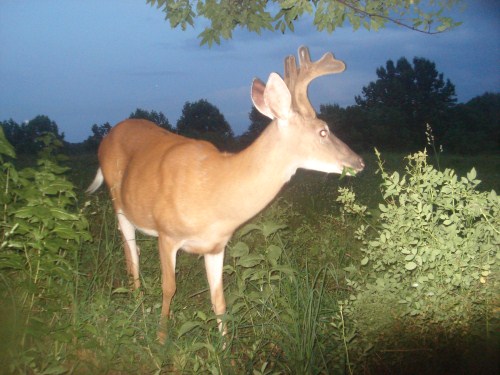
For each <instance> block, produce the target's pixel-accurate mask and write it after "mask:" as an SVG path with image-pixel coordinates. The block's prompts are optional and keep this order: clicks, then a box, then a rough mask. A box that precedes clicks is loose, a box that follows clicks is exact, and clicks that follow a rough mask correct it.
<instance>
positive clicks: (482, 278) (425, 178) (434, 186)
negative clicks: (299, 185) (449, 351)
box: [339, 151, 500, 339]
mask: <svg viewBox="0 0 500 375" xmlns="http://www.w3.org/2000/svg"><path fill="white" fill-rule="evenodd" d="M377 155H378V154H377ZM378 157H379V171H380V173H381V176H382V179H383V181H382V185H381V189H382V195H383V198H384V203H381V204H380V205H379V208H378V210H377V211H372V213H373V214H374V215H375V217H376V218H377V220H376V221H373V220H371V221H367V222H366V223H365V224H363V225H361V226H360V227H359V228H358V229H357V231H356V235H357V237H358V238H359V239H360V240H361V241H362V242H363V247H362V249H361V251H362V252H363V253H364V257H363V259H362V260H361V265H362V266H363V267H364V270H363V271H362V274H361V277H356V276H355V271H354V269H349V271H351V272H352V276H351V278H352V279H351V285H352V287H353V288H354V289H355V291H356V292H355V293H354V294H353V296H352V297H351V298H352V301H351V302H352V304H351V308H352V310H351V312H352V315H351V318H354V319H356V322H357V325H358V329H359V330H360V332H363V334H364V335H366V336H371V338H372V339H373V337H374V336H377V335H378V334H380V332H387V331H390V330H392V329H393V328H394V327H395V326H398V325H399V326H402V327H405V326H406V327H411V331H412V332H418V333H419V334H420V335H424V337H425V336H426V334H429V337H430V336H433V335H434V334H435V332H436V331H437V332H443V333H444V334H445V335H446V336H447V337H450V336H451V337H460V336H462V335H469V334H471V333H473V331H474V330H475V328H473V327H477V323H478V322H479V323H482V324H483V331H482V332H481V331H479V332H481V333H483V334H485V335H486V336H488V335H490V334H491V332H493V331H494V329H495V328H494V327H492V322H494V317H493V315H492V314H493V311H494V306H495V304H497V303H498V300H496V297H495V292H496V291H497V290H498V258H499V253H498V249H499V245H500V231H499V229H498V228H500V198H499V197H498V196H497V194H496V193H495V191H491V192H480V191H478V190H477V186H478V185H479V182H480V181H479V180H477V177H476V171H475V169H474V168H473V169H471V170H470V172H469V173H467V176H466V177H461V178H459V177H458V176H457V175H456V174H455V172H454V171H453V170H451V169H446V170H444V171H439V170H436V169H435V168H434V167H433V166H431V165H429V164H428V162H427V154H426V152H425V151H424V152H418V153H415V154H413V155H410V156H408V158H407V160H408V162H407V166H406V168H405V174H404V175H402V176H400V174H399V173H398V172H394V173H392V174H389V173H388V172H387V171H386V170H385V169H384V167H383V162H382V161H381V160H380V156H379V155H378ZM339 201H342V202H343V204H344V205H345V208H344V209H345V210H346V212H349V213H355V214H357V215H361V216H364V217H366V216H365V209H366V207H363V206H361V205H358V204H356V203H355V197H354V195H353V193H352V192H349V191H347V190H344V191H342V195H341V197H340V198H339ZM476 333H478V332H476Z"/></svg>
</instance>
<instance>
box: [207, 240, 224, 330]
mask: <svg viewBox="0 0 500 375" xmlns="http://www.w3.org/2000/svg"><path fill="white" fill-rule="evenodd" d="M223 263H224V246H221V248H219V249H218V250H217V252H215V253H211V254H205V268H206V270H207V279H208V285H209V286H210V298H211V300H212V309H213V310H214V313H215V315H216V316H217V317H218V318H217V322H218V323H219V330H220V331H221V332H222V334H223V335H225V334H226V333H227V329H226V327H225V326H223V324H222V320H221V318H219V317H220V316H222V315H224V314H225V312H226V300H225V299H224V285H223V283H222V267H223Z"/></svg>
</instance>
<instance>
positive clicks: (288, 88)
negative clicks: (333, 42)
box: [87, 47, 364, 341]
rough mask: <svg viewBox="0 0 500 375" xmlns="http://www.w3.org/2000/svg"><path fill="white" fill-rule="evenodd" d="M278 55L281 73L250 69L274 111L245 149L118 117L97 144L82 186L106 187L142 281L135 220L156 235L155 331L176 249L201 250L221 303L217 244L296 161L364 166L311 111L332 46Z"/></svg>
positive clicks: (265, 108) (263, 107)
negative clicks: (158, 300) (315, 83)
mask: <svg viewBox="0 0 500 375" xmlns="http://www.w3.org/2000/svg"><path fill="white" fill-rule="evenodd" d="M299 62H300V66H299V67H297V66H296V62H295V58H294V57H293V56H289V57H287V58H286V59H285V80H283V79H281V77H280V76H279V75H278V74H276V73H271V75H270V76H269V80H268V81H267V84H264V83H263V82H262V81H260V80H258V79H255V80H254V81H253V83H252V90H251V96H252V101H253V104H254V105H255V107H256V108H257V109H258V110H259V111H260V112H261V113H262V114H264V115H266V116H267V117H269V118H271V119H273V121H272V122H271V124H270V125H269V126H268V127H267V128H266V129H265V131H264V132H263V133H262V135H261V136H260V137H259V138H258V139H257V140H256V141H255V142H254V143H253V144H252V145H251V146H249V147H248V148H247V149H245V150H243V151H241V152H239V153H237V154H229V153H223V152H219V150H217V148H215V146H213V145H212V144H211V143H208V142H205V141H200V140H194V139H190V138H186V137H182V136H180V135H177V134H173V133H170V132H168V131H166V130H164V129H162V128H160V127H158V126H156V125H155V124H153V123H152V122H149V121H145V120H125V121H123V122H121V123H119V124H118V125H116V126H115V127H114V128H113V129H112V130H111V131H110V132H109V134H108V135H107V136H106V137H105V138H104V139H103V141H102V143H101V145H100V147H99V152H98V155H99V163H100V169H99V170H98V171H97V175H96V177H95V180H94V182H93V183H92V184H91V185H90V187H89V188H88V189H87V191H88V192H90V193H92V192H94V191H95V190H96V189H97V188H98V187H99V186H100V185H101V184H102V182H103V180H104V181H105V182H106V184H107V185H108V187H109V190H110V193H111V197H112V200H113V205H114V209H115V211H116V214H117V217H118V224H119V227H120V229H121V233H122V236H123V240H124V251H125V258H126V262H127V269H128V272H129V274H130V275H131V277H132V280H133V283H134V287H135V288H138V287H139V286H140V281H139V250H138V248H137V245H136V242H135V231H136V229H138V230H140V231H142V232H144V233H146V234H149V235H152V236H157V237H158V243H159V253H160V262H161V271H162V290H163V304H162V310H161V322H162V324H161V326H160V331H159V335H158V336H159V338H160V340H161V341H163V340H164V339H165V335H166V328H165V327H166V325H165V322H166V320H167V318H168V316H169V312H170V301H171V300H172V297H173V295H174V293H175V289H176V286H175V263H176V254H177V251H178V250H179V249H183V250H185V251H187V252H190V253H195V254H203V255H204V258H205V267H206V272H207V278H208V283H209V286H210V297H211V301H212V307H213V310H214V312H215V314H216V315H217V316H220V315H222V314H224V313H225V311H226V302H225V300H224V294H223V285H222V266H223V259H224V248H225V246H226V244H227V242H228V241H229V239H230V238H231V235H232V234H233V232H234V231H235V230H236V229H237V228H238V227H239V226H241V225H242V224H243V223H245V222H246V221H247V220H249V219H251V218H252V217H253V216H255V215H256V214H257V213H258V212H260V211H261V210H262V209H263V208H264V207H266V205H268V204H269V202H271V200H272V199H273V198H274V197H275V196H276V195H277V194H278V192H279V191H280V189H281V188H282V187H283V185H284V184H285V183H286V182H288V181H289V180H290V178H291V177H292V176H293V174H294V173H295V172H296V170H297V169H298V168H305V169H312V170H317V171H322V172H326V173H341V172H342V171H343V169H344V168H347V169H346V170H347V171H349V170H351V171H361V170H362V169H363V168H364V163H363V160H362V159H361V158H360V157H359V156H358V155H356V154H355V153H354V152H353V151H351V149H350V148H349V147H348V146H347V145H345V144H344V143H343V142H342V141H340V140H339V139H338V138H336V137H335V136H334V135H333V134H332V133H331V132H330V130H329V128H328V125H327V124H326V123H325V122H323V121H321V120H319V119H318V118H317V117H316V113H315V111H314V109H313V107H312V106H311V104H310V103H309V100H308V98H307V87H308V85H309V83H310V82H311V81H312V80H313V79H314V78H316V77H319V76H322V75H325V74H331V73H340V72H342V71H343V70H344V69H345V65H344V63H343V62H342V61H339V60H336V59H335V58H334V56H333V55H332V54H331V53H327V54H325V55H324V56H323V57H322V58H321V59H320V60H318V61H316V62H311V60H310V56H309V51H308V49H307V48H306V47H301V48H299Z"/></svg>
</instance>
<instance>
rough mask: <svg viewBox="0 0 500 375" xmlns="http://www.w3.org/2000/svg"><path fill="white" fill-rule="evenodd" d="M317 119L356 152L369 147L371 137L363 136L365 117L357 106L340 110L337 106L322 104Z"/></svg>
mask: <svg viewBox="0 0 500 375" xmlns="http://www.w3.org/2000/svg"><path fill="white" fill-rule="evenodd" d="M318 117H319V118H321V119H322V120H323V121H325V122H326V123H327V124H328V127H329V128H330V130H331V131H332V132H333V133H334V134H335V135H336V136H337V137H339V138H340V139H341V140H342V141H344V142H345V143H347V144H349V146H350V147H351V148H353V149H354V150H356V151H359V150H363V149H366V148H367V147H369V145H370V142H368V140H369V139H371V136H370V135H369V134H365V133H364V132H363V130H366V129H365V127H364V124H365V123H366V116H365V115H364V113H363V111H362V110H361V109H360V108H359V107H358V106H349V107H347V108H341V107H340V106H339V105H338V104H322V105H320V108H319V114H318Z"/></svg>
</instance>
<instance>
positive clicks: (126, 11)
mask: <svg viewBox="0 0 500 375" xmlns="http://www.w3.org/2000/svg"><path fill="white" fill-rule="evenodd" d="M466 3H467V8H466V9H465V11H463V12H458V11H457V12H455V18H456V19H457V20H461V21H463V22H464V23H463V25H462V26H460V27H458V28H457V29H454V30H452V31H450V32H447V33H443V34H439V35H424V34H421V33H417V32H412V31H410V30H408V29H403V28H399V27H388V28H386V29H382V30H381V31H379V32H367V31H364V30H358V31H352V29H351V28H350V26H349V27H347V26H346V27H344V28H342V29H338V30H336V31H335V32H334V33H333V34H327V33H319V32H317V31H316V30H315V29H314V28H313V27H312V26H311V25H310V21H309V20H307V19H304V20H302V21H301V22H300V23H299V24H297V25H296V30H295V33H287V34H285V35H282V34H281V33H279V32H276V33H264V34H262V35H260V36H259V35H256V34H249V33H247V32H245V31H236V32H235V33H234V35H233V39H232V40H229V41H223V42H222V45H221V46H217V45H214V46H213V47H212V48H211V49H210V48H208V47H206V46H203V47H200V45H199V40H198V38H197V35H198V34H199V33H200V32H201V31H202V27H201V26H198V27H197V28H196V29H188V30H187V31H182V30H180V29H179V30H173V29H171V28H170V26H169V24H168V23H167V22H166V21H165V20H164V14H163V13H162V12H161V11H160V10H158V9H156V8H152V7H150V6H149V5H147V4H146V1H145V0H106V1H103V0H86V1H74V0H65V1H60V0H46V1H39V0H2V1H1V2H0V45H1V46H2V47H1V52H0V120H8V119H10V118H12V119H13V120H14V121H16V122H19V123H21V122H23V121H26V120H30V119H32V118H33V117H35V116H36V115H39V114H45V115H47V116H49V117H50V118H51V119H52V120H54V121H55V122H56V123H57V124H58V126H59V129H60V131H63V132H64V133H65V135H66V140H68V141H70V142H80V141H82V140H84V139H85V138H87V137H88V136H89V135H90V133H91V131H90V128H91V126H92V125H93V124H94V123H97V124H99V125H100V124H103V123H105V122H110V123H111V124H115V123H117V122H119V121H121V120H122V119H124V118H126V117H128V116H129V114H130V113H131V112H133V111H134V110H135V109H136V108H143V109H146V110H156V111H162V112H163V113H164V114H165V115H166V116H167V117H168V119H169V121H170V122H171V123H172V124H173V125H175V124H176V122H177V119H178V118H179V116H180V113H181V110H182V107H183V105H184V103H185V102H186V101H191V102H192V101H196V100H199V99H207V100H208V101H210V102H211V103H213V104H214V105H216V106H217V107H218V108H219V109H220V110H221V112H222V113H223V114H224V116H225V117H226V119H227V120H228V122H229V123H230V124H231V126H232V127H233V130H234V131H235V133H236V134H240V133H242V132H244V131H245V130H246V129H247V127H248V125H249V120H248V113H249V112H250V109H251V105H252V104H251V100H250V84H251V82H252V79H253V78H254V77H260V78H261V79H263V80H266V79H267V77H268V75H269V73H271V72H272V71H276V72H278V73H280V74H282V73H283V58H284V57H285V56H286V55H288V54H295V53H296V51H297V48H298V47H299V46H300V45H307V46H309V47H310V50H311V55H312V58H313V59H317V58H319V57H321V55H322V54H323V53H324V52H327V51H332V52H333V53H334V54H335V56H336V57H337V58H338V59H341V60H343V61H344V62H345V63H346V65H347V70H346V71H345V72H344V73H342V74H337V75H333V76H328V77H322V78H319V79H317V80H316V81H314V82H313V83H312V84H311V86H310V89H309V92H310V98H311V102H312V103H313V104H314V105H315V106H316V107H319V104H326V103H337V104H340V105H341V106H346V105H351V104H354V96H355V95H359V94H360V93H361V89H362V87H363V86H366V85H367V84H368V83H369V82H371V81H374V80H376V78H377V77H376V73H375V70H376V68H377V67H379V66H383V65H385V63H386V61H387V60H388V59H393V60H397V59H398V58H400V57H402V56H404V57H406V58H408V59H409V60H411V59H413V57H415V56H418V57H424V58H427V59H429V60H431V61H433V62H435V63H436V66H437V70H438V71H439V72H442V73H444V75H445V78H449V79H450V80H451V81H452V83H454V84H455V86H456V93H457V97H458V100H459V102H465V101H467V100H469V99H471V98H472V97H474V96H477V95H481V94H483V93H484V92H486V91H490V92H491V91H493V92H498V91H500V69H499V66H500V5H498V3H497V2H496V1H490V0H476V1H472V0H470V1H468V2H466Z"/></svg>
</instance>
